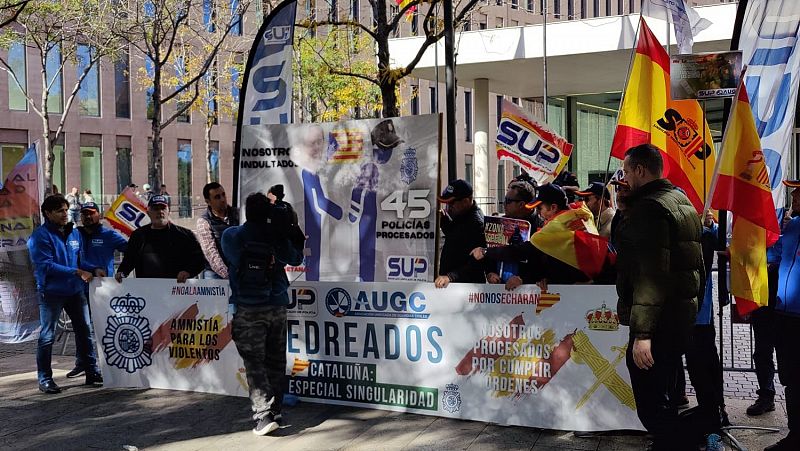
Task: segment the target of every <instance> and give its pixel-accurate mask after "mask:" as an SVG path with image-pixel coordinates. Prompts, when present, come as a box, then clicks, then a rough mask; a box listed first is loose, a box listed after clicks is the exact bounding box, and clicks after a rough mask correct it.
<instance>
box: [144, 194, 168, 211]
mask: <svg viewBox="0 0 800 451" xmlns="http://www.w3.org/2000/svg"><path fill="white" fill-rule="evenodd" d="M153 205H163V206H165V207H169V201H168V200H167V197H166V196H162V195H160V194H157V195H155V196H153V197H151V198H150V200H149V201H148V202H147V206H148V208H149V207H152V206H153Z"/></svg>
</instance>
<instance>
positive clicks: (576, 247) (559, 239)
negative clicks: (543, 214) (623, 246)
mask: <svg viewBox="0 0 800 451" xmlns="http://www.w3.org/2000/svg"><path fill="white" fill-rule="evenodd" d="M531 243H533V245H534V246H536V248H538V249H539V250H540V251H542V252H544V253H545V254H547V255H549V256H551V257H553V258H557V259H559V260H561V261H562V262H564V263H566V264H568V265H570V266H572V267H573V268H577V269H580V270H581V271H583V272H584V273H586V275H587V276H589V277H591V278H594V277H596V276H597V275H598V274H600V271H601V270H602V269H603V263H604V262H605V259H606V255H607V254H608V240H607V239H606V238H603V237H601V236H600V235H598V234H597V227H595V225H594V217H593V216H592V212H591V211H590V210H589V208H588V207H586V204H583V203H582V204H580V205H578V206H577V208H572V209H569V210H564V211H562V212H561V213H559V214H557V215H556V216H555V217H553V218H552V219H550V220H549V221H548V222H547V223H546V224H545V225H544V227H542V228H541V229H540V230H539V231H538V232H536V233H534V234H533V236H531Z"/></svg>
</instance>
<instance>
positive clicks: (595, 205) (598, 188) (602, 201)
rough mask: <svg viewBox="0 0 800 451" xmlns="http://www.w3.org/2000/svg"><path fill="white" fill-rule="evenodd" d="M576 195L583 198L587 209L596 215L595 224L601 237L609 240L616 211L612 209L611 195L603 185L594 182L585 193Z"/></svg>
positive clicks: (577, 192)
mask: <svg viewBox="0 0 800 451" xmlns="http://www.w3.org/2000/svg"><path fill="white" fill-rule="evenodd" d="M575 194H577V195H578V196H580V197H582V198H583V201H584V202H585V203H586V207H588V208H589V210H590V211H591V212H592V214H593V215H594V224H595V225H596V226H597V231H598V233H599V234H600V236H602V237H604V238H608V237H609V236H610V235H611V221H612V220H613V219H614V209H613V208H611V193H610V192H609V191H608V188H606V187H605V186H604V185H603V183H601V182H592V183H590V184H589V187H588V188H586V189H585V190H583V191H576V192H575Z"/></svg>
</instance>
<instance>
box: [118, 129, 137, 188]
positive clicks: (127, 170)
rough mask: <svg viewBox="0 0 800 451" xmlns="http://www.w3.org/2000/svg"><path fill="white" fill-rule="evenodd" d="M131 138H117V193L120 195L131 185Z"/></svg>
mask: <svg viewBox="0 0 800 451" xmlns="http://www.w3.org/2000/svg"><path fill="white" fill-rule="evenodd" d="M132 179H133V177H132V171H131V138H130V136H117V192H118V193H121V192H122V190H124V189H125V187H126V186H128V185H130V184H131V183H132Z"/></svg>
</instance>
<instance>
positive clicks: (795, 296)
mask: <svg viewBox="0 0 800 451" xmlns="http://www.w3.org/2000/svg"><path fill="white" fill-rule="evenodd" d="M798 252H800V216H798V217H795V218H792V220H791V221H789V223H788V224H786V226H785V227H784V228H783V233H782V234H781V238H780V239H779V240H778V242H777V243H775V245H774V246H772V248H770V249H769V257H768V260H769V261H770V262H771V263H773V262H774V263H779V264H780V266H779V269H778V297H777V299H776V300H775V311H776V312H777V313H782V314H788V315H797V316H800V259H798V258H797V257H798V255H797V254H798Z"/></svg>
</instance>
